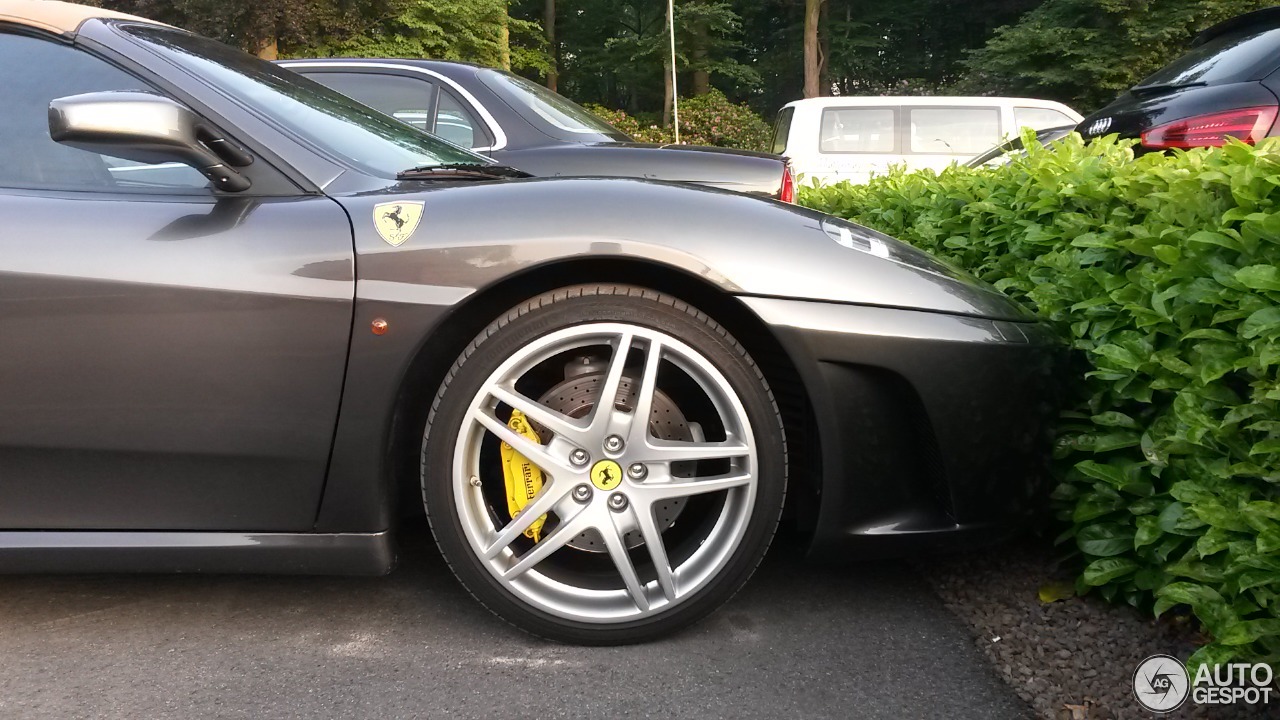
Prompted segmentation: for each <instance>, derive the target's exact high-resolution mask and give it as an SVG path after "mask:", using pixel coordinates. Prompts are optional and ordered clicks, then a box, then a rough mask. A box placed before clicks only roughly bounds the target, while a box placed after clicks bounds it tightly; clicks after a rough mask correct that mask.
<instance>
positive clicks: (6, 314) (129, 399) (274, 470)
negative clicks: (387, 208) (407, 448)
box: [0, 26, 354, 531]
mask: <svg viewBox="0 0 1280 720" xmlns="http://www.w3.org/2000/svg"><path fill="white" fill-rule="evenodd" d="M0 87H2V88H4V89H5V90H4V102H3V103H0V528H4V529H44V530H51V529H107V530H254V531H276V530H278V531H299V530H307V529H310V528H311V527H312V526H313V525H314V522H315V517H316V513H317V510H318V507H319V501H320V495H321V491H322V489H323V484H324V478H325V472H326V466H327V463H328V458H329V451H330V446H331V443H332V438H333V433H334V428H335V425H336V420H337V412H338V401H339V399H340V395H341V390H342V382H343V372H344V368H345V363H346V355H347V348H348V343H349V341H350V332H351V321H352V303H353V295H354V268H353V263H354V259H353V248H352V236H351V225H350V221H349V220H348V219H347V217H346V214H345V213H344V212H343V210H342V209H341V208H340V207H339V206H338V205H337V203H335V202H333V201H332V200H331V199H329V198H327V197H324V196H323V195H319V194H310V195H308V194H305V193H303V192H301V191H300V190H298V189H297V188H296V187H295V186H293V185H292V184H291V183H289V181H288V180H287V179H284V176H283V175H281V174H280V173H278V172H277V171H276V170H274V169H273V168H272V167H271V166H270V165H269V164H268V162H267V161H266V160H264V159H263V158H256V159H255V162H254V164H253V165H251V166H249V167H248V168H246V172H247V174H248V175H249V176H250V177H251V178H252V179H253V180H254V189H250V190H249V191H247V192H244V193H234V194H233V193H221V192H217V191H214V190H212V189H211V188H209V187H208V184H207V182H206V181H205V180H204V178H203V177H202V176H201V175H200V174H199V173H197V172H195V171H194V170H192V169H190V168H187V167H186V166H183V165H175V164H165V165H142V164H138V163H132V162H128V161H124V160H118V159H115V158H109V157H105V156H102V155H97V154H94V153H91V152H87V151H84V150H78V149H73V148H70V147H66V146H63V145H59V144H56V143H54V142H53V141H52V140H51V139H50V138H49V133H48V126H47V122H48V121H47V114H48V108H49V103H50V101H51V100H52V99H54V98H57V97H64V96H69V95H75V94H79V93H85V92H94V91H110V90H144V91H152V92H155V89H154V88H152V87H149V86H148V85H147V84H146V83H145V82H143V81H141V80H140V79H139V78H137V77H135V76H133V75H130V74H128V73H126V72H125V71H123V70H121V69H120V68H118V67H116V66H114V65H112V64H110V63H109V62H107V61H106V60H104V59H102V58H100V57H98V56H95V55H92V54H90V53H88V52H87V51H85V50H83V49H80V48H78V47H76V46H74V45H71V44H68V43H66V42H64V41H62V40H61V39H59V38H55V37H52V36H43V35H31V34H17V33H14V32H6V31H5V30H4V28H3V26H0ZM222 129H223V130H226V128H222ZM281 188H285V189H284V190H282V189H281Z"/></svg>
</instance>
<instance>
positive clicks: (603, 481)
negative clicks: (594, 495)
mask: <svg viewBox="0 0 1280 720" xmlns="http://www.w3.org/2000/svg"><path fill="white" fill-rule="evenodd" d="M621 483H622V466H621V465H619V464H618V463H616V462H614V461H612V460H601V461H600V462H598V463H596V464H595V465H592V466H591V484H592V485H595V486H596V488H598V489H600V490H612V489H614V488H616V487H618V485H620V484H621Z"/></svg>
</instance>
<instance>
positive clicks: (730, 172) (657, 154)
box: [494, 142, 786, 198]
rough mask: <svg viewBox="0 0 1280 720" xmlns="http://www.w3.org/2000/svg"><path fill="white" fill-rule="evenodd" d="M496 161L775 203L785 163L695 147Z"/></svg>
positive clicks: (513, 154) (539, 154)
mask: <svg viewBox="0 0 1280 720" xmlns="http://www.w3.org/2000/svg"><path fill="white" fill-rule="evenodd" d="M494 157H495V158H497V159H499V160H500V161H501V162H503V163H504V164H507V165H511V166H513V167H517V168H520V169H521V170H524V171H525V172H527V173H530V174H532V175H535V176H538V177H631V178H640V179H645V180H666V181H668V182H681V183H695V184H698V185H707V186H710V187H715V188H719V189H722V190H732V191H734V192H743V193H748V194H754V195H761V196H764V197H773V198H776V197H778V196H779V195H780V194H781V192H782V179H783V175H784V171H785V168H786V160H785V159H783V158H782V157H780V156H777V155H768V154H766V153H757V152H750V151H744V150H730V149H727V148H716V147H700V146H695V145H655V144H647V143H620V142H618V143H614V142H605V143H590V144H582V145H574V144H564V145H552V146H546V147H537V148H528V149H524V150H513V151H509V152H506V153H503V154H502V155H501V156H500V157H499V156H498V155H496V154H495V156H494Z"/></svg>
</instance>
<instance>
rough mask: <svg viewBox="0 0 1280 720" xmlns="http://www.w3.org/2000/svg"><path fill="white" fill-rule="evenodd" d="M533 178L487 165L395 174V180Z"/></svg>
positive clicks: (425, 167)
mask: <svg viewBox="0 0 1280 720" xmlns="http://www.w3.org/2000/svg"><path fill="white" fill-rule="evenodd" d="M527 177H533V176H532V175H530V174H529V173H527V172H524V171H523V170H517V169H515V168H513V167H509V166H507V165H490V164H488V163H445V164H442V165H423V166H422V167H415V168H409V169H408V170H401V171H400V172H398V173H396V179H397V180H434V179H439V180H446V179H447V180H493V179H495V178H527Z"/></svg>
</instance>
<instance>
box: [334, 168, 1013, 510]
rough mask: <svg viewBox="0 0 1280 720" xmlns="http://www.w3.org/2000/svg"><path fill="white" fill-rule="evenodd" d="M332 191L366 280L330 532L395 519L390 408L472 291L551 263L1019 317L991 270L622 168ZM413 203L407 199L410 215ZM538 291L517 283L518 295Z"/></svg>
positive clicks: (736, 289)
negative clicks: (974, 278) (394, 213)
mask: <svg viewBox="0 0 1280 720" xmlns="http://www.w3.org/2000/svg"><path fill="white" fill-rule="evenodd" d="M334 199H335V200H337V201H338V202H339V203H341V204H342V206H343V207H344V208H345V209H346V210H347V212H348V213H349V214H350V217H351V222H352V227H353V228H354V233H355V250H356V277H357V279H356V297H355V310H354V321H353V327H352V337H351V350H350V358H349V361H348V366H347V375H346V381H345V383H344V386H343V397H342V406H341V408H342V409H341V412H340V414H339V419H338V428H337V432H336V435H335V439H334V449H333V457H332V459H331V462H330V468H329V476H328V481H327V484H326V487H325V494H324V500H323V502H322V505H321V508H320V514H319V517H318V519H317V530H320V531H323V532H377V531H381V530H385V529H387V528H388V527H390V525H391V523H392V521H393V518H392V516H391V508H392V507H393V503H392V496H391V492H392V488H391V487H390V483H388V482H385V480H386V479H387V478H389V477H390V476H391V474H392V472H391V464H390V461H391V460H392V458H391V457H390V455H391V453H390V443H391V438H392V436H393V431H392V423H393V417H392V409H393V408H394V407H395V406H396V403H397V400H398V398H399V394H400V392H402V389H403V387H404V385H403V383H404V381H405V379H406V377H407V376H408V374H409V373H410V368H411V365H412V363H413V362H414V361H415V359H416V358H419V357H421V355H422V353H423V352H424V351H425V352H428V353H429V352H430V351H431V347H432V341H433V337H434V335H433V334H434V332H435V331H436V329H437V328H439V327H440V326H441V324H442V322H443V321H444V320H445V318H446V317H448V316H449V314H450V313H451V312H452V311H453V310H454V309H455V308H458V307H459V306H460V305H462V304H463V303H465V302H466V301H467V299H468V298H469V297H471V296H472V295H473V294H476V293H478V292H482V291H484V290H485V289H486V288H489V287H492V286H494V285H497V284H498V283H501V282H502V281H503V280H506V279H509V278H511V277H513V276H516V275H518V274H522V273H525V272H527V271H529V270H533V269H535V268H538V267H540V266H543V265H547V264H554V263H560V262H565V261H570V260H582V259H592V258H596V259H599V258H604V259H614V260H628V259H630V260H638V261H644V262H646V263H651V264H659V265H663V266H666V267H669V268H674V269H676V270H679V271H682V272H684V273H686V274H689V275H692V276H696V277H699V278H702V279H703V280H704V281H706V282H708V283H710V284H712V285H714V286H715V287H718V288H720V289H721V290H723V291H724V292H725V293H729V294H736V295H742V296H758V297H783V298H793V299H806V300H823V301H828V302H836V303H845V304H863V305H878V306H887V307H907V308H916V309H921V310H929V311H934V312H943V313H950V314H955V315H970V316H981V317H995V318H1007V319H1015V318H1011V317H1010V316H1017V318H1020V317H1021V314H1020V312H1019V311H1018V309H1017V308H1016V306H1013V305H1012V304H1011V303H1009V302H1008V301H1006V300H1004V298H1003V296H1000V295H999V294H997V293H995V292H994V291H991V290H988V289H986V288H985V287H984V286H981V285H979V284H977V283H973V282H967V281H965V280H964V279H963V278H961V279H956V278H951V277H947V276H945V275H944V274H941V273H939V272H938V271H937V270H938V269H937V268H935V267H914V266H912V265H909V264H904V263H902V262H894V261H891V260H887V259H883V258H881V257H877V256H875V255H871V254H868V253H863V252H859V251H857V250H852V249H849V248H847V247H842V246H841V245H839V244H837V242H836V241H835V240H833V239H832V238H831V237H830V236H829V235H828V234H827V233H826V232H825V231H824V230H823V228H822V223H823V221H824V220H827V219H828V218H827V216H826V215H823V214H821V213H817V212H814V211H811V210H806V209H803V208H797V207H795V206H792V205H787V204H783V203H777V202H772V201H763V200H759V199H755V198H750V197H746V196H742V195H738V194H736V193H729V192H724V191H717V190H713V189H704V188H693V187H687V186H677V185H668V184H664V183H658V182H648V181H642V180H614V179H565V180H555V179H531V180H517V181H510V182H492V183H488V182H486V183H466V184H464V183H450V184H438V185H436V186H435V187H431V186H430V185H429V184H428V183H418V182H414V183H409V182H406V183H400V184H398V185H395V186H392V187H390V188H387V189H383V190H379V191H376V192H365V193H359V194H352V195H341V196H335V197H334ZM385 203H390V205H388V206H386V207H381V208H379V206H382V205H383V204H385ZM397 203H401V204H409V203H421V219H420V220H419V222H418V226H417V228H416V230H415V231H414V232H413V233H412V234H411V235H409V236H408V237H407V238H403V242H402V243H401V244H400V245H399V246H393V245H391V244H390V243H389V242H388V241H386V240H384V239H383V238H382V237H381V235H379V233H378V231H377V229H376V227H375V223H374V218H375V208H379V209H378V210H377V213H378V214H383V213H386V212H388V211H391V210H394V206H395V204H397ZM411 215H413V210H412V209H406V210H405V211H402V212H401V213H400V214H399V217H401V218H405V217H409V216H411ZM393 239H399V238H394V237H393ZM581 280H582V281H584V282H589V281H590V280H591V278H582V279H581ZM636 281H637V282H643V278H642V277H637V278H636ZM525 299H527V298H525V297H523V296H521V297H516V296H513V297H511V298H510V303H509V305H511V306H514V305H516V304H518V303H519V302H521V301H523V300H525ZM375 319H383V320H386V321H387V323H388V331H387V332H386V333H385V334H383V335H375V334H373V333H372V332H371V322H372V321H373V320H375ZM452 359H453V358H440V360H441V361H450V362H451V361H452ZM430 401H431V398H430V397H424V398H422V399H421V402H424V403H429V402H430Z"/></svg>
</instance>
